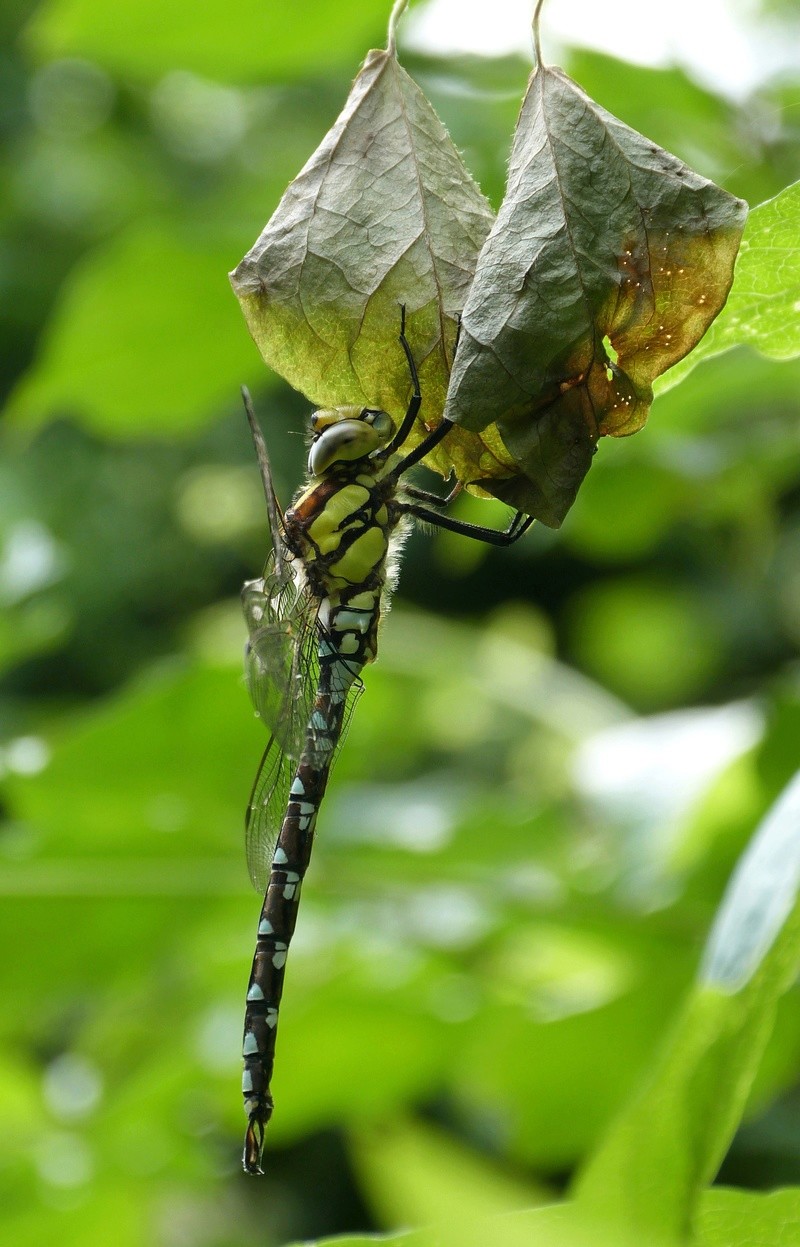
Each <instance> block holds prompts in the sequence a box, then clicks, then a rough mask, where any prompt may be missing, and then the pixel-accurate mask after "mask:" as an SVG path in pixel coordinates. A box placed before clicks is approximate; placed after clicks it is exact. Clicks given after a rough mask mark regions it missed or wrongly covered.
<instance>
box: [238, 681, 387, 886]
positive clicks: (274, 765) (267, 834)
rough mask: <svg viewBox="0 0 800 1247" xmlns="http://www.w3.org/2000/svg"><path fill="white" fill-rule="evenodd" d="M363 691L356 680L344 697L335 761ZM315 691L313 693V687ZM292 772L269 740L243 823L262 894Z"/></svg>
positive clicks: (292, 762)
mask: <svg viewBox="0 0 800 1247" xmlns="http://www.w3.org/2000/svg"><path fill="white" fill-rule="evenodd" d="M363 689H364V686H363V684H362V683H361V680H356V681H355V683H354V684H353V685H352V687H351V689H350V692H349V693H348V695H347V701H346V702H345V709H344V716H343V719H342V728H341V731H340V733H339V739H338V741H337V743H336V752H335V754H334V759H333V760H334V761H335V760H336V757H337V756H338V753H339V750H340V748H341V746H342V742H343V741H344V738H345V736H346V735H347V729H348V728H349V726H350V720H351V718H352V715H353V709H354V707H355V704H356V702H357V701H358V699H359V697H360V696H361V694H362V692H363ZM314 691H315V692H316V685H315V686H314ZM312 702H313V698H312ZM310 715H311V711H310V710H309V712H308V715H307V717H306V726H308V723H309V720H310ZM304 735H305V733H304ZM295 768H296V759H294V758H291V757H290V756H289V755H288V754H287V753H286V751H285V750H284V749H283V748H282V746H281V743H280V741H279V740H278V739H277V737H275V736H272V737H270V741H269V744H268V745H267V748H266V749H265V751H264V756H263V758H262V759H261V764H260V766H259V768H258V773H257V774H256V778H255V783H254V784H253V791H252V793H251V794H250V801H249V803H248V806H247V816H246V819H245V848H246V852H247V868H248V870H249V871H250V878H251V879H252V881H253V886H254V887H255V888H256V890H257V891H259V892H263V891H265V889H266V886H267V882H268V880H269V870H270V864H271V862H272V854H273V853H274V851H275V842H276V840H277V839H278V833H279V832H280V829H281V823H282V822H283V817H284V815H285V813H286V806H287V804H288V802H289V789H290V788H291V786H292V778H293V776H294V773H295Z"/></svg>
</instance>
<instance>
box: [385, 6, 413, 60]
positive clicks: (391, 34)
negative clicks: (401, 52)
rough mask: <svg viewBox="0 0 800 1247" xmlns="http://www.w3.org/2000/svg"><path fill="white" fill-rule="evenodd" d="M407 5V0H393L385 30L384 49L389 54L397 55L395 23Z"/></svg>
mask: <svg viewBox="0 0 800 1247" xmlns="http://www.w3.org/2000/svg"><path fill="white" fill-rule="evenodd" d="M407 5H408V0H395V4H394V8H393V9H392V11H391V13H390V15H389V29H388V30H387V32H386V51H387V52H388V53H389V55H390V56H396V55H397V23H398V21H399V20H400V18H401V17H402V15H403V11H404V10H405V8H406V7H407Z"/></svg>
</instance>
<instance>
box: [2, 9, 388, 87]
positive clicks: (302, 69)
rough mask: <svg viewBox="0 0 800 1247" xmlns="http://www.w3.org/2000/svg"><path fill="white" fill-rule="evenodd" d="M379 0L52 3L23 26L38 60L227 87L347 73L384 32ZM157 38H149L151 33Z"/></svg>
mask: <svg viewBox="0 0 800 1247" xmlns="http://www.w3.org/2000/svg"><path fill="white" fill-rule="evenodd" d="M387 10H388V5H387V3H386V0H359V3H358V4H351V5H342V4H341V3H340V0H314V6H313V10H312V11H309V10H308V9H307V8H306V7H304V6H299V5H290V4H267V5H265V4H263V3H261V2H260V0H207V3H205V4H203V5H197V4H193V3H192V2H191V0H173V2H172V3H170V4H169V5H164V4H162V3H160V0H119V2H118V3H116V4H114V5H113V6H111V7H109V6H108V5H105V4H101V3H99V2H98V0H53V3H50V4H47V5H44V6H42V7H41V8H40V9H39V11H38V12H37V13H36V15H35V17H34V18H33V21H32V22H31V24H30V26H29V27H28V31H27V42H28V44H29V46H30V47H31V49H32V50H33V52H34V54H35V55H37V56H39V57H42V58H44V57H48V58H49V57H61V56H82V57H87V58H89V59H91V60H94V61H97V62H98V63H99V64H101V65H105V66H107V67H108V68H110V69H112V70H115V71H116V72H117V73H120V74H123V75H126V76H131V77H135V78H159V77H160V76H161V75H162V74H166V73H169V71H170V70H174V69H175V67H176V66H180V68H181V69H188V70H190V71H192V72H193V73H197V74H204V75H207V76H208V77H210V78H216V79H224V80H227V81H246V80H256V81H264V80H266V79H269V78H273V79H274V78H282V77H288V76H302V77H306V76H308V75H309V74H313V73H315V72H317V71H319V70H323V71H325V72H330V70H331V68H332V67H335V66H342V67H345V66H348V65H350V64H352V62H353V61H354V60H355V59H356V58H357V57H358V56H359V55H360V54H361V50H362V48H363V47H364V45H365V44H366V45H367V46H368V45H369V43H370V42H371V40H372V38H373V37H374V35H375V34H376V33H377V32H379V31H381V30H382V29H383V28H384V25H385V22H386V14H387ZM156 31H157V32H158V37H157V38H156V37H154V32H156Z"/></svg>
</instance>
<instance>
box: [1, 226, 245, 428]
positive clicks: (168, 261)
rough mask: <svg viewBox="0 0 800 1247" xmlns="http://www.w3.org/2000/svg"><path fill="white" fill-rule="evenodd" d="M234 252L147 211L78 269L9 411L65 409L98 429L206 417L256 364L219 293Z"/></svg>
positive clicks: (14, 414)
mask: <svg viewBox="0 0 800 1247" xmlns="http://www.w3.org/2000/svg"><path fill="white" fill-rule="evenodd" d="M228 259H229V253H227V254H226V252H225V251H224V250H223V249H222V248H220V249H213V248H211V249H210V248H209V246H208V244H207V242H205V240H202V239H201V240H199V241H198V242H197V244H196V245H193V244H192V243H191V242H190V241H189V240H187V239H184V238H182V237H180V236H179V235H178V234H177V233H176V232H175V231H174V230H173V229H172V228H171V227H169V226H167V225H162V224H158V223H148V224H144V225H141V226H138V227H136V228H133V229H131V230H128V231H126V232H124V233H123V234H122V235H121V236H120V237H119V238H116V239H114V240H113V241H112V242H110V243H109V244H108V245H107V246H106V247H104V248H100V249H98V250H97V251H94V252H92V253H90V254H89V255H88V256H87V258H86V259H85V260H84V261H83V262H82V263H81V264H80V265H79V266H78V267H77V268H76V269H75V271H74V272H73V274H72V275H71V277H70V279H69V281H68V283H67V286H66V288H65V290H64V292H63V294H62V296H61V300H60V302H59V304H58V307H57V308H56V311H55V313H54V316H53V318H52V320H51V322H50V325H49V327H48V330H47V333H46V336H45V340H44V345H43V348H42V351H41V354H40V357H39V359H38V360H37V363H36V365H35V367H34V368H33V370H32V371H31V372H29V373H28V374H27V375H26V377H25V378H24V379H23V381H22V382H21V384H20V385H19V386H18V388H17V390H16V391H15V393H14V394H13V396H12V398H11V400H10V407H9V415H10V417H11V418H12V419H16V420H19V421H24V422H26V423H33V424H37V423H40V422H42V421H43V420H46V419H48V418H49V417H52V416H53V415H54V414H63V413H65V412H69V413H70V414H72V415H76V416H78V417H80V418H81V419H82V420H83V421H84V422H85V423H86V424H88V425H90V426H91V427H93V428H95V429H98V430H100V431H102V432H104V433H114V432H116V433H120V434H130V433H131V432H138V431H141V432H152V431H157V432H160V433H174V432H175V431H179V430H183V429H189V428H192V427H194V426H195V425H196V424H197V423H198V422H199V421H200V420H201V419H204V418H209V417H210V416H211V415H212V414H213V413H214V411H215V409H216V408H217V407H218V406H219V405H221V404H223V403H224V402H225V401H226V399H230V397H231V395H232V394H233V393H234V392H235V386H236V385H237V384H238V383H241V381H242V380H244V379H246V378H247V377H248V376H251V375H252V373H253V365H254V362H255V360H254V357H253V352H252V348H250V347H249V346H248V343H247V341H246V339H244V338H243V337H242V334H241V333H240V332H238V331H237V325H236V319H235V317H231V314H230V304H229V300H228V299H227V298H226V293H227V291H226V287H225V281H224V273H225V269H226V267H227V263H226V261H228Z"/></svg>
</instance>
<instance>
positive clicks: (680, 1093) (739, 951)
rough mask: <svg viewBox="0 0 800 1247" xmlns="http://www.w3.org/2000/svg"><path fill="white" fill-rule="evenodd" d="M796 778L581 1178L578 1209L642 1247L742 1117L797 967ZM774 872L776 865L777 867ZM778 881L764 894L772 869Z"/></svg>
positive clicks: (765, 825) (677, 1228)
mask: <svg viewBox="0 0 800 1247" xmlns="http://www.w3.org/2000/svg"><path fill="white" fill-rule="evenodd" d="M798 822H800V775H798V776H796V777H795V779H794V780H793V781H792V783H791V784H790V785H789V786H788V788H787V789H786V790H785V791H784V793H783V794H782V796H781V797H780V798H779V800H778V801H777V802H776V804H775V805H774V807H773V808H772V810H771V811H770V813H769V814H768V815H767V817H766V818H765V819H764V821H763V822H762V824H761V826H760V828H759V830H758V831H757V833H756V835H755V837H754V839H753V841H752V843H751V845H750V847H749V848H748V850H747V851H746V853H745V854H744V857H743V858H742V861H741V863H740V865H739V867H738V869H737V871H736V873H735V875H734V878H733V880H732V882H731V884H730V885H729V887H728V891H727V893H726V897H725V899H724V901H723V903H722V906H721V908H720V911H719V915H718V918H717V922H716V924H715V927H714V931H713V933H712V936H711V938H710V940H709V944H708V951H707V954H706V957H705V959H704V963H703V969H702V971H701V974H700V978H699V981H698V983H697V985H696V986H695V988H694V990H693V992H692V994H691V995H690V997H689V1000H688V1001H687V1004H686V1008H685V1010H684V1013H683V1015H682V1017H681V1018H680V1019H679V1021H678V1024H677V1026H676V1027H675V1028H674V1030H673V1032H672V1034H671V1036H670V1038H669V1040H668V1042H667V1044H666V1046H665V1048H664V1050H663V1052H662V1055H661V1058H660V1060H659V1061H658V1063H657V1064H656V1066H655V1068H654V1070H653V1072H652V1074H651V1077H650V1079H649V1080H648V1082H647V1084H646V1086H645V1087H644V1088H643V1089H642V1090H641V1092H640V1093H639V1095H638V1096H637V1097H636V1098H635V1099H634V1101H633V1102H632V1103H631V1104H630V1105H629V1106H628V1108H627V1109H625V1110H624V1111H623V1113H622V1114H621V1115H620V1117H619V1118H618V1119H617V1122H616V1123H615V1124H614V1126H613V1127H612V1129H611V1130H610V1132H609V1134H608V1136H607V1138H606V1141H605V1143H604V1144H603V1145H602V1146H601V1148H600V1150H599V1152H598V1153H597V1154H596V1155H595V1157H594V1159H593V1160H592V1161H590V1163H589V1166H588V1168H587V1169H586V1170H585V1172H584V1174H583V1175H582V1177H581V1178H580V1180H579V1182H578V1187H577V1194H578V1199H579V1202H580V1204H581V1205H582V1206H583V1207H584V1208H585V1209H587V1210H589V1209H593V1210H595V1211H596V1212H597V1213H598V1214H599V1215H600V1216H601V1217H602V1218H603V1219H605V1220H608V1221H610V1222H612V1223H614V1224H619V1225H620V1226H621V1227H623V1228H625V1229H628V1230H630V1231H631V1232H634V1233H636V1234H638V1235H640V1236H641V1241H643V1242H644V1241H648V1235H650V1234H653V1233H662V1234H666V1235H669V1234H681V1233H683V1232H684V1231H685V1229H686V1227H687V1226H688V1224H689V1221H690V1219H691V1217H692V1214H693V1211H694V1207H695V1204H696V1202H697V1199H698V1196H699V1193H700V1190H701V1189H702V1187H703V1186H704V1185H706V1184H707V1183H708V1182H709V1181H711V1179H712V1178H713V1176H714V1174H715V1172H716V1170H717V1168H718V1166H719V1164H720V1161H721V1160H722V1157H723V1156H724V1154H725V1151H726V1149H727V1147H728V1144H729V1143H730V1140H731V1138H732V1137H733V1133H734V1131H735V1129H736V1126H737V1124H738V1122H739V1120H740V1118H741V1115H742V1112H743V1110H744V1107H745V1103H746V1100H747V1096H748V1092H749V1090H750V1087H751V1085H752V1083H753V1079H754V1077H755V1074H756V1072H757V1069H758V1064H759V1061H760V1059H761V1056H762V1054H763V1052H764V1048H765V1046H766V1043H767V1040H768V1039H769V1037H770V1034H771V1032H772V1029H773V1025H774V1021H775V1012H776V1007H777V1003H778V1000H779V998H780V997H781V996H782V995H783V993H784V992H786V991H787V990H788V988H789V987H790V986H791V984H792V982H793V981H794V979H795V977H796V975H797V969H798V963H799V962H800V921H798V919H800V902H799V901H798V882H800V834H798V830H799V829H798ZM778 864H780V865H778ZM779 869H780V870H782V871H783V872H784V873H785V875H786V880H785V881H784V882H782V883H781V884H780V887H779V888H778V889H777V892H778V895H777V897H775V896H773V895H772V893H771V891H770V890H769V889H768V881H769V880H775V875H776V871H777V870H779Z"/></svg>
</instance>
